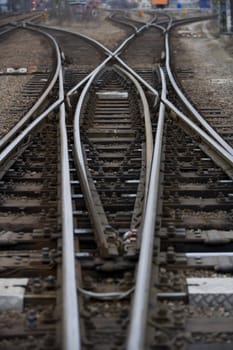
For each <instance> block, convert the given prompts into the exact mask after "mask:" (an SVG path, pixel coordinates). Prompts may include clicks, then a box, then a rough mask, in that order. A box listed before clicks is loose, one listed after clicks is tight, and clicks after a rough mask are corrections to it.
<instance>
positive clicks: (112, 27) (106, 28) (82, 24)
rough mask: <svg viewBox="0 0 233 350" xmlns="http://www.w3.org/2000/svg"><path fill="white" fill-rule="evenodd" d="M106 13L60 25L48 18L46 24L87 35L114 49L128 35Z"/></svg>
mask: <svg viewBox="0 0 233 350" xmlns="http://www.w3.org/2000/svg"><path fill="white" fill-rule="evenodd" d="M107 17H108V15H107V14H105V13H101V14H99V15H98V16H97V17H96V18H95V19H90V20H87V19H83V20H78V19H77V21H75V20H72V21H70V22H69V23H68V22H65V21H64V22H63V23H62V25H60V26H58V25H57V22H55V21H53V20H48V21H47V22H46V23H45V24H46V25H47V26H52V27H54V28H62V29H65V30H69V31H71V32H74V33H80V34H83V35H87V36H89V37H90V38H92V39H95V40H97V41H99V42H100V43H102V44H103V45H105V46H106V47H107V48H108V49H110V50H114V48H116V47H117V46H118V45H119V44H120V43H121V42H122V41H123V40H124V39H125V38H126V36H127V34H126V32H125V31H124V30H123V29H121V28H119V26H117V24H114V22H111V21H110V20H108V19H107Z"/></svg>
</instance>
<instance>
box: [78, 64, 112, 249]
mask: <svg viewBox="0 0 233 350" xmlns="http://www.w3.org/2000/svg"><path fill="white" fill-rule="evenodd" d="M101 69H102V65H100V67H99V68H98V69H96V70H95V72H94V73H93V74H92V76H91V78H90V79H89V80H88V82H87V84H86V85H85V87H84V89H83V90H82V93H81V95H80V97H79V100H78V104H77V106H76V110H75V114H74V158H75V161H76V164H77V166H78V171H79V177H80V182H81V184H82V188H83V191H84V193H85V198H86V201H87V206H88V208H89V210H90V214H91V219H92V221H93V224H94V227H95V235H96V237H97V241H98V242H99V244H100V245H101V249H102V250H104V251H106V252H107V251H108V243H107V240H106V237H105V235H104V233H103V227H102V223H101V221H100V218H99V216H98V215H93V213H95V212H96V207H95V205H94V203H93V197H92V192H91V188H90V184H89V181H88V178H87V174H86V169H85V165H84V156H83V152H82V144H81V135H80V115H81V110H82V106H83V103H84V99H85V97H86V95H87V93H88V90H89V88H90V86H91V84H92V82H93V80H94V79H95V77H96V76H97V74H98V73H99V72H100V70H101Z"/></svg>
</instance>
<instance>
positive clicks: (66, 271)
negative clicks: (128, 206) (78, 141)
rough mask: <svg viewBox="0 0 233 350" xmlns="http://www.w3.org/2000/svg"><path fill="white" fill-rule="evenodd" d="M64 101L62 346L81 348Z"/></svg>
mask: <svg viewBox="0 0 233 350" xmlns="http://www.w3.org/2000/svg"><path fill="white" fill-rule="evenodd" d="M59 99H60V100H63V101H64V86H63V76H62V69H60V73H59ZM65 119H66V115H65V104H64V102H63V103H62V104H61V105H60V139H61V216H62V348H63V350H74V349H75V350H80V349H81V335H80V320H79V307H78V300H77V299H78V295H77V285H76V272H75V248H74V227H73V211H72V199H71V186H70V173H69V155H68V137H67V131H66V130H67V129H66V121H65Z"/></svg>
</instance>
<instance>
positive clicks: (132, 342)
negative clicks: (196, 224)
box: [127, 69, 166, 350]
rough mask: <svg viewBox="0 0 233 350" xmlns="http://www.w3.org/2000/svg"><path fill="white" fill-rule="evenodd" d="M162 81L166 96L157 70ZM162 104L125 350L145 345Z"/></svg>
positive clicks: (161, 126) (156, 207)
mask: <svg viewBox="0 0 233 350" xmlns="http://www.w3.org/2000/svg"><path fill="white" fill-rule="evenodd" d="M160 74H161V80H162V95H163V98H165V96H166V82H165V77H164V74H163V71H162V70H161V69H160ZM164 119H165V106H164V104H163V103H162V102H161V103H160V108H159V117H158V126H157V131H156V136H155V142H154V144H155V146H154V153H153V160H152V167H151V175H150V182H149V192H148V198H147V203H146V210H145V215H144V221H143V225H142V240H141V248H140V255H139V262H138V268H137V274H136V287H135V293H134V299H133V305H132V310H131V321H130V326H129V336H128V339H127V350H142V349H144V348H145V344H144V343H145V332H146V324H147V312H148V300H149V291H150V279H151V268H152V256H153V243H154V231H155V223H156V216H157V211H158V198H159V182H160V162H161V153H162V140H163V128H164Z"/></svg>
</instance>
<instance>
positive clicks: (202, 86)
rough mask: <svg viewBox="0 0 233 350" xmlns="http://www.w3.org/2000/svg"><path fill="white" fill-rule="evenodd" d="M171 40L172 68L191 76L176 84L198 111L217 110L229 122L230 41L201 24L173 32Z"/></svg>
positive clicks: (208, 23)
mask: <svg viewBox="0 0 233 350" xmlns="http://www.w3.org/2000/svg"><path fill="white" fill-rule="evenodd" d="M175 40H176V43H175V44H174V49H175V52H174V55H173V60H172V61H173V64H174V66H175V68H176V69H178V70H179V69H180V68H182V69H184V68H186V69H189V70H191V71H192V72H193V77H191V78H189V79H187V78H185V79H181V80H180V82H181V84H182V86H183V87H184V89H185V91H186V93H188V96H189V97H190V98H191V100H192V101H193V103H194V104H195V105H196V106H198V108H199V109H200V108H203V109H204V108H208V107H211V108H219V109H221V110H222V111H223V114H224V116H225V117H228V118H231V120H232V118H233V116H232V91H233V57H232V52H233V38H232V37H231V36H226V35H219V32H218V28H217V26H216V23H215V22H214V21H205V22H199V23H193V24H189V25H185V26H182V27H179V28H177V29H176V34H175Z"/></svg>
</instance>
